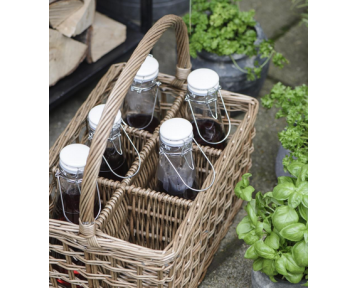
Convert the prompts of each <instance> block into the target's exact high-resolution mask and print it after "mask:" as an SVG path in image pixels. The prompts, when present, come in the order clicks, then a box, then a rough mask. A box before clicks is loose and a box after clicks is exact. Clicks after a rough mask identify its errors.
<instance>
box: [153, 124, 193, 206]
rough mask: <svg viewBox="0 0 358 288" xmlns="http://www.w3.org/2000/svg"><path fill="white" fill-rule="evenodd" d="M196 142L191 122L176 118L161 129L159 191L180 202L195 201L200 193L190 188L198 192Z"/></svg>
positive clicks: (158, 171)
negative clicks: (181, 200) (194, 157)
mask: <svg viewBox="0 0 358 288" xmlns="http://www.w3.org/2000/svg"><path fill="white" fill-rule="evenodd" d="M192 139H193V128H192V126H191V124H190V122H189V121H188V120H185V119H182V118H173V119H170V120H167V121H165V122H164V123H163V124H162V126H160V131H159V145H160V148H159V165H158V169H157V190H158V191H160V192H166V193H168V194H170V195H172V196H177V197H179V198H184V199H190V200H194V199H195V197H196V195H197V192H196V191H194V190H192V189H190V188H189V187H191V188H194V189H197V188H198V187H197V183H196V181H195V178H196V171H195V163H194V161H193V155H192V143H193V142H192V141H193V140H192ZM173 166H174V167H173ZM178 174H179V175H180V177H181V178H182V179H180V177H179V175H178ZM188 186H189V187H188Z"/></svg>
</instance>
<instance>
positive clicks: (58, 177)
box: [55, 170, 102, 224]
mask: <svg viewBox="0 0 358 288" xmlns="http://www.w3.org/2000/svg"><path fill="white" fill-rule="evenodd" d="M78 174H79V170H77V173H76V179H69V178H67V177H64V176H62V175H61V173H60V171H59V170H57V171H56V174H55V177H56V178H57V183H58V189H59V191H60V197H61V204H62V212H63V215H64V216H65V218H66V220H67V221H68V222H70V223H72V221H70V219H68V217H67V215H66V212H65V206H64V204H63V197H62V189H61V181H60V178H63V179H65V180H66V181H67V182H70V183H75V184H76V185H77V188H78V191H79V192H80V194H81V187H80V183H82V179H77V177H78ZM96 185H97V193H98V202H99V205H98V207H99V210H98V214H97V216H96V218H95V219H94V220H97V218H98V216H99V214H100V213H101V210H102V207H101V197H100V194H99V188H98V183H97V182H96ZM72 224H74V223H72Z"/></svg>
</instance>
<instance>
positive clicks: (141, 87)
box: [131, 78, 157, 93]
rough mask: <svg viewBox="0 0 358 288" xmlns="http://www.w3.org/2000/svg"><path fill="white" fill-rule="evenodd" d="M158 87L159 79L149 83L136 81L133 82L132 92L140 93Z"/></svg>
mask: <svg viewBox="0 0 358 288" xmlns="http://www.w3.org/2000/svg"><path fill="white" fill-rule="evenodd" d="M156 86H157V78H154V79H152V80H149V81H136V80H133V82H132V85H131V91H137V92H139V93H141V92H143V91H144V92H145V91H149V90H151V89H153V88H155V87H156Z"/></svg>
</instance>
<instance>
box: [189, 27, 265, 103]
mask: <svg viewBox="0 0 358 288" xmlns="http://www.w3.org/2000/svg"><path fill="white" fill-rule="evenodd" d="M255 29H256V32H257V40H256V42H255V44H260V43H261V42H262V41H263V40H266V39H267V38H266V36H265V34H264V32H263V30H262V28H261V26H260V24H259V23H257V24H256V26H255ZM233 58H234V59H235V61H236V63H237V64H238V65H239V66H240V68H242V69H243V70H244V68H245V67H253V64H254V62H255V61H258V63H259V65H262V64H263V63H264V62H265V61H266V59H267V58H264V59H261V58H260V55H257V56H256V57H251V58H249V57H247V56H245V55H243V54H241V55H239V54H235V55H233ZM191 63H192V70H195V69H199V68H209V69H212V70H214V71H216V73H218V74H219V77H220V85H221V87H222V89H224V90H228V91H232V92H237V93H241V94H245V95H249V96H252V97H257V96H258V95H259V92H260V90H261V88H262V86H263V84H264V82H265V79H266V76H267V72H268V68H269V64H270V61H269V62H268V63H267V64H266V65H265V66H264V67H263V68H262V72H261V77H260V78H259V79H256V80H254V81H249V80H247V74H246V73H244V72H242V71H240V70H238V69H237V68H236V67H235V66H234V63H233V62H232V60H231V58H230V57H229V56H218V55H216V54H213V53H208V52H206V51H202V52H200V53H198V57H197V58H195V59H194V58H192V59H191Z"/></svg>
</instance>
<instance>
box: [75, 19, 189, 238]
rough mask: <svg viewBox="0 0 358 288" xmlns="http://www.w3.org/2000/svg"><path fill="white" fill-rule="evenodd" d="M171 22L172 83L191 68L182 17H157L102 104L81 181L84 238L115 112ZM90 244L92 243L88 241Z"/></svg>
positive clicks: (89, 233) (90, 229)
mask: <svg viewBox="0 0 358 288" xmlns="http://www.w3.org/2000/svg"><path fill="white" fill-rule="evenodd" d="M172 26H174V28H175V34H176V42H177V50H178V53H177V54H178V59H177V68H176V75H175V79H173V81H172V82H171V85H173V86H175V87H178V88H182V87H183V84H184V82H185V80H186V78H187V76H188V75H189V73H190V71H191V63H190V55H189V39H188V33H187V28H186V25H185V23H184V22H183V20H182V19H181V18H180V17H178V16H176V15H166V16H164V17H162V18H161V19H159V20H158V21H157V22H156V23H155V24H154V25H153V27H152V28H151V29H150V30H149V31H148V32H147V34H145V36H144V37H143V39H142V41H141V42H140V43H139V44H138V46H137V48H136V49H135V51H134V52H133V54H132V56H131V57H130V59H129V61H128V62H127V64H126V65H125V68H124V69H123V71H122V73H121V74H120V76H119V78H118V80H117V82H116V84H115V86H114V88H113V90H112V91H111V94H110V95H109V98H108V101H107V104H106V106H105V107H104V110H103V114H102V116H101V120H100V122H99V124H98V127H97V129H96V133H95V134H94V137H93V140H92V145H91V148H90V152H89V155H88V158H87V164H86V167H85V170H84V175H83V181H82V192H81V198H80V233H81V234H83V235H84V236H85V237H86V238H92V240H95V239H93V238H95V237H94V233H95V225H94V215H93V206H94V200H95V194H94V192H95V190H96V181H97V176H98V173H99V169H100V165H101V161H102V155H103V153H104V150H105V147H106V144H107V143H106V142H107V139H108V136H109V134H110V131H111V129H112V125H113V123H114V119H115V116H116V115H117V112H118V110H119V108H120V105H121V103H122V102H123V99H124V97H125V95H126V94H127V91H128V90H129V88H130V86H131V84H132V82H133V79H134V77H135V75H136V74H137V71H138V70H139V68H140V66H141V65H142V63H143V62H144V60H145V59H146V57H147V55H148V54H149V52H150V51H151V50H152V48H153V46H154V44H155V43H156V42H157V41H158V39H159V38H160V37H161V36H162V34H163V33H164V32H165V31H166V30H167V29H168V28H170V27H172ZM90 245H95V243H91V242H90Z"/></svg>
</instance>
